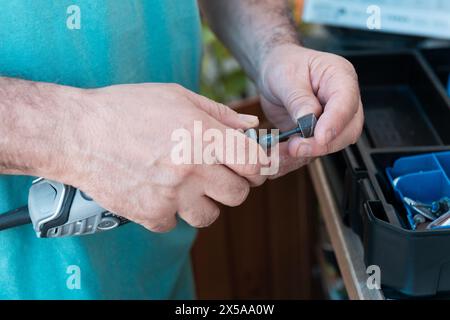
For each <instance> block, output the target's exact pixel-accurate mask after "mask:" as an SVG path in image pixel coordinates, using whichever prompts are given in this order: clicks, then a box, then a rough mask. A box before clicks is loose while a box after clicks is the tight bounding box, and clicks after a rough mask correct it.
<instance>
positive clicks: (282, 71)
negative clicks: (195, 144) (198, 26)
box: [200, 0, 364, 177]
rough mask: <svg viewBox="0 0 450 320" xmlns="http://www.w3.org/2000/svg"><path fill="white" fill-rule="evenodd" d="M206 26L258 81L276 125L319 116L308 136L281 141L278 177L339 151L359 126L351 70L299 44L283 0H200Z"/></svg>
mask: <svg viewBox="0 0 450 320" xmlns="http://www.w3.org/2000/svg"><path fill="white" fill-rule="evenodd" d="M200 4H201V6H202V9H203V13H204V15H205V17H206V18H207V19H208V22H209V25H210V26H211V28H212V29H213V30H214V31H215V32H216V34H217V35H218V36H219V38H220V39H221V40H222V41H223V42H224V43H225V44H226V45H227V46H228V48H229V49H230V50H231V51H232V52H233V54H234V56H235V57H236V58H237V59H238V60H239V62H240V63H241V65H242V66H243V67H244V69H245V70H246V71H247V74H248V75H249V76H250V77H251V78H252V79H253V80H254V81H255V82H256V83H257V84H258V86H259V89H260V91H261V95H262V103H263V108H264V111H265V113H266V115H267V116H268V118H269V120H271V121H272V122H273V123H274V124H275V125H277V126H278V127H279V129H281V130H286V129H291V128H292V127H294V123H295V122H294V121H295V120H296V119H297V118H298V117H300V116H302V115H305V114H308V113H311V112H313V113H315V114H316V116H320V119H319V121H318V123H317V128H316V131H315V137H314V138H311V139H300V138H298V137H297V138H292V139H291V140H290V141H289V143H282V144H281V145H280V172H279V173H278V174H277V175H276V176H274V177H278V176H280V175H283V174H285V173H287V172H289V171H292V170H295V169H297V168H299V167H300V166H302V165H304V164H305V163H307V162H308V161H309V160H310V159H311V158H313V157H317V156H321V155H324V154H327V153H331V152H335V151H338V150H340V149H342V148H344V147H346V146H347V145H349V144H351V143H353V142H355V141H356V139H357V138H358V136H359V134H360V132H361V128H362V125H363V118H364V116H363V111H362V106H361V101H360V94H359V89H358V83H357V77H356V73H355V71H354V69H353V67H352V65H351V64H350V63H349V62H348V61H346V60H345V59H343V58H341V57H338V56H336V55H332V54H327V53H321V52H317V51H313V50H308V49H305V48H302V47H301V46H300V45H299V35H298V33H297V31H296V27H295V25H294V24H293V23H292V21H291V20H290V18H289V15H290V14H289V11H290V9H289V6H288V1H286V0H264V1H254V0H201V1H200Z"/></svg>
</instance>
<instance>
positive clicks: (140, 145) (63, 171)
mask: <svg viewBox="0 0 450 320" xmlns="http://www.w3.org/2000/svg"><path fill="white" fill-rule="evenodd" d="M0 112H1V114H2V118H1V124H2V126H0V137H1V138H0V147H1V150H2V152H1V153H0V172H2V173H9V174H21V175H33V176H42V177H45V178H48V179H52V180H56V181H60V182H62V183H65V184H68V185H72V186H74V187H77V188H79V189H81V190H82V191H84V192H86V193H87V194H89V195H90V196H91V197H92V198H93V199H94V200H95V201H97V202H98V203H99V204H100V205H101V206H103V207H104V208H105V209H107V210H110V211H111V212H114V213H117V214H119V215H122V216H124V217H126V218H128V219H130V220H132V221H135V222H137V223H140V224H142V225H143V226H145V227H146V228H148V229H150V230H152V231H156V232H164V231H168V230H170V229H172V228H173V227H175V225H176V223H177V220H176V214H177V212H178V215H179V217H180V218H181V219H183V220H185V221H186V222H187V223H189V224H190V225H192V226H194V227H205V226H208V225H210V224H211V223H212V222H213V221H214V220H215V219H216V218H217V216H218V215H219V208H218V205H217V204H218V203H222V204H225V205H227V206H237V205H239V204H241V203H242V202H243V201H244V200H245V199H246V197H247V195H248V192H249V187H250V185H259V184H261V183H263V182H264V180H265V177H261V176H260V162H257V161H255V160H258V159H259V160H262V161H264V162H265V161H267V159H262V158H263V157H265V154H264V151H262V149H260V147H259V145H258V144H257V143H256V142H255V141H253V140H250V139H248V138H247V137H245V135H243V134H242V133H241V132H240V131H238V130H233V132H234V134H235V135H237V136H239V137H240V138H242V139H243V141H245V143H242V144H239V143H235V148H234V152H235V153H234V154H236V155H238V154H239V155H242V154H245V155H249V156H248V157H246V158H239V159H240V160H242V159H244V160H246V161H244V162H234V163H233V162H232V161H230V159H229V158H225V157H226V156H228V155H229V152H230V150H229V149H231V147H229V146H228V145H226V144H225V146H224V150H223V152H217V153H213V152H212V153H209V154H212V155H214V156H215V157H214V158H213V159H212V160H214V162H213V164H176V163H175V162H174V159H173V157H172V151H173V147H174V146H175V145H179V143H180V142H179V141H178V142H177V141H173V140H172V134H173V132H174V131H175V130H177V129H185V130H187V131H188V132H190V133H192V131H193V130H194V121H201V123H202V127H203V130H205V131H206V130H207V129H209V128H214V129H217V130H220V131H221V133H222V134H223V136H224V137H225V135H226V133H225V131H226V130H227V129H230V128H233V129H247V128H250V127H254V126H257V125H258V119H257V118H256V117H254V116H247V115H239V114H237V113H236V112H234V111H232V110H231V109H229V108H228V107H226V106H224V105H221V104H218V103H215V102H213V101H211V100H209V99H206V98H204V97H202V96H199V95H197V94H195V93H193V92H191V91H188V90H186V89H184V88H182V87H180V86H178V85H170V84H139V85H122V86H112V87H106V88H102V89H94V90H83V89H77V88H71V87H64V86H58V85H52V84H45V83H36V82H29V81H21V80H15V79H5V78H0ZM185 132H186V131H185ZM201 134H203V132H202V133H201ZM192 136H194V134H193V135H191V137H192ZM201 138H202V136H201V137H200V139H201ZM192 140H193V139H191V140H190V141H192ZM197 142H198V141H197ZM193 144H195V142H193ZM208 145H209V144H205V146H204V147H205V148H206V147H207V146H208ZM192 147H193V146H192ZM250 150H252V151H253V153H251V152H250ZM255 150H257V151H259V152H258V153H259V154H258V155H257V157H259V158H258V159H256V158H254V157H253V158H250V156H251V155H252V154H253V155H255V152H254V151H255ZM201 151H203V150H201ZM231 160H233V159H231ZM202 163H204V162H202Z"/></svg>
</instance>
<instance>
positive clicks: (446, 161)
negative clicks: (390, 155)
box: [386, 152, 450, 230]
mask: <svg viewBox="0 0 450 320" xmlns="http://www.w3.org/2000/svg"><path fill="white" fill-rule="evenodd" d="M386 174H387V176H388V178H389V181H390V182H391V185H392V187H393V189H394V191H395V194H396V196H397V197H398V199H399V201H401V202H402V203H403V197H408V198H411V199H413V200H415V201H420V202H423V203H428V204H431V203H432V202H433V201H437V200H439V199H441V198H443V197H450V152H439V153H427V154H422V155H418V156H410V157H403V158H400V159H398V160H397V161H395V162H394V166H393V167H390V168H387V169H386ZM404 207H405V209H406V211H407V217H408V222H409V225H410V227H411V229H413V230H415V229H416V224H415V223H414V219H413V213H412V212H411V209H410V208H409V206H407V205H406V204H404Z"/></svg>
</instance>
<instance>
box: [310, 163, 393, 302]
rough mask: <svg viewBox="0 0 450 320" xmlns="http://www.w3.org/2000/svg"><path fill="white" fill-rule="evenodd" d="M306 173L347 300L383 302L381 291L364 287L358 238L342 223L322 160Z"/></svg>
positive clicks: (360, 246) (362, 263) (361, 253)
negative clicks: (323, 222)
mask: <svg viewBox="0 0 450 320" xmlns="http://www.w3.org/2000/svg"><path fill="white" fill-rule="evenodd" d="M308 170H309V173H310V175H311V178H312V181H313V185H314V189H315V192H316V195H317V199H318V200H319V206H320V212H321V214H322V217H323V219H324V221H325V225H326V229H327V232H328V234H329V237H330V239H331V244H332V246H333V249H334V252H335V255H336V258H337V262H338V265H339V269H340V271H341V274H342V278H343V280H344V284H345V287H346V289H347V293H348V296H349V298H350V299H352V300H384V295H383V292H382V291H381V290H377V289H369V288H368V287H367V285H366V283H367V278H368V274H367V273H366V266H365V264H364V252H363V246H362V243H361V241H360V239H359V237H358V236H357V235H356V234H355V233H354V232H353V231H352V230H351V229H350V228H349V227H347V226H345V225H344V224H343V222H342V219H341V215H340V213H339V209H338V206H337V204H336V201H335V199H334V196H333V194H332V191H331V188H330V184H329V181H328V178H327V176H326V174H325V170H324V167H323V163H322V160H320V159H317V160H315V161H314V162H313V163H311V164H310V165H309V166H308Z"/></svg>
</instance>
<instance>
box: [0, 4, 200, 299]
mask: <svg viewBox="0 0 450 320" xmlns="http://www.w3.org/2000/svg"><path fill="white" fill-rule="evenodd" d="M199 20H200V19H199V13H198V8H197V1H196V0H182V1H181V0H0V76H8V77H19V78H24V79H29V80H34V81H46V82H53V83H59V84H64V85H70V86H76V87H83V88H93V87H102V86H108V85H112V84H120V83H142V82H176V83H179V84H181V85H183V86H185V87H187V88H189V89H191V90H197V89H198V79H199V65H200V58H201V44H200V21H199ZM149 125H152V124H151V123H149ZM30 182H31V178H30V177H17V176H0V212H5V211H8V210H10V209H12V208H16V207H18V206H20V205H23V204H25V203H26V201H27V194H28V187H29V185H30ZM194 237H195V231H194V229H192V228H190V227H188V226H187V225H186V224H185V223H183V222H180V223H179V225H178V227H177V228H176V229H175V230H174V231H172V232H170V233H167V234H156V233H152V232H149V231H147V230H145V229H144V228H142V227H140V226H139V225H137V224H134V223H131V224H128V225H126V226H123V227H121V228H119V229H117V230H114V231H110V232H105V233H101V234H96V235H91V236H83V237H72V238H61V239H38V238H36V236H35V234H34V232H33V230H32V227H31V225H28V226H23V227H19V228H15V229H9V230H6V231H0V299H172V298H173V299H178V298H193V296H194V294H193V281H192V275H191V268H190V260H189V250H190V248H191V245H192V243H193V240H194Z"/></svg>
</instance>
